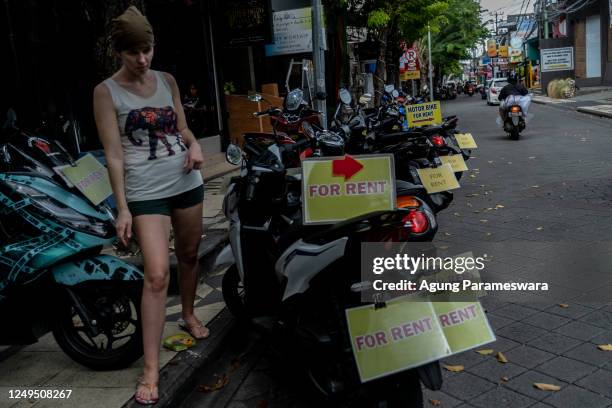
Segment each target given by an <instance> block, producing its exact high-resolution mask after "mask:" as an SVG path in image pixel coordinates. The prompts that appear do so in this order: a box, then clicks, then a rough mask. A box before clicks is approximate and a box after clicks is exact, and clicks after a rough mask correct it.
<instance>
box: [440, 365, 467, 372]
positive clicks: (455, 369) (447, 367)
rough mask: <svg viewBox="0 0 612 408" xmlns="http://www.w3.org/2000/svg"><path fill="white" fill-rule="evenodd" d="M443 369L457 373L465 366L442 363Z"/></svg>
mask: <svg viewBox="0 0 612 408" xmlns="http://www.w3.org/2000/svg"><path fill="white" fill-rule="evenodd" d="M444 369H445V370H447V371H451V372H453V373H459V372H461V371H463V370H465V367H464V366H462V365H446V364H444Z"/></svg>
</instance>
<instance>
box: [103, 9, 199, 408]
mask: <svg viewBox="0 0 612 408" xmlns="http://www.w3.org/2000/svg"><path fill="white" fill-rule="evenodd" d="M111 39H112V42H113V47H114V49H115V51H116V53H117V55H118V56H119V58H120V59H121V64H122V65H121V68H120V69H119V70H118V71H117V72H116V73H115V74H114V75H112V76H111V77H110V78H108V79H106V80H105V81H103V82H102V83H100V84H99V85H97V86H96V88H95V89H94V115H95V119H96V125H97V128H98V133H99V135H100V139H101V141H102V144H103V145H104V153H105V155H106V160H107V163H108V170H109V175H110V181H111V185H112V188H113V193H114V195H115V200H116V202H117V209H118V216H117V224H116V228H117V235H118V237H119V239H120V240H121V241H122V242H123V243H124V244H127V242H128V240H129V239H130V237H131V232H132V225H133V226H134V229H135V232H136V236H137V238H138V242H139V244H140V247H141V249H142V253H143V257H144V270H145V272H144V275H145V278H144V288H143V294H142V303H141V310H142V328H143V345H144V372H143V376H142V378H141V379H140V380H139V382H138V385H137V389H136V393H135V394H134V398H135V399H136V401H137V402H139V403H141V404H154V403H155V402H157V400H158V390H157V383H158V379H159V347H160V342H161V335H162V331H163V328H164V323H165V317H166V294H167V289H168V282H169V260H168V258H169V254H168V240H169V234H170V225H172V226H173V228H174V231H175V247H176V256H177V259H178V267H179V286H180V292H181V302H182V307H183V309H182V317H183V321H184V323H183V324H182V328H183V329H184V330H186V331H188V332H189V333H191V335H193V336H194V337H195V338H197V339H203V338H206V337H208V334H209V332H208V329H207V328H206V327H204V326H203V325H202V323H201V322H200V321H199V320H198V319H197V318H196V317H195V315H194V312H193V303H194V299H195V292H196V287H197V271H198V259H197V252H198V245H199V243H200V237H201V234H202V221H201V220H202V201H203V198H204V187H203V182H202V176H201V174H200V170H199V169H200V166H201V165H202V161H203V158H202V151H201V149H200V146H199V144H198V143H197V141H196V139H195V137H194V135H193V134H192V133H191V131H190V130H189V129H188V128H187V125H186V121H185V114H184V112H183V109H182V106H181V101H180V94H179V91H178V86H177V84H176V81H175V80H174V78H173V77H172V76H171V75H170V74H167V73H164V72H158V71H153V70H152V69H150V66H151V60H152V58H153V45H154V42H153V40H154V38H153V30H152V27H151V25H150V24H149V21H148V20H147V18H146V17H145V16H143V15H142V14H141V13H140V12H139V11H138V9H136V8H135V7H133V6H132V7H130V8H128V9H127V10H126V11H125V12H124V13H123V14H122V15H121V16H119V17H118V18H116V19H115V20H113V30H112V34H111Z"/></svg>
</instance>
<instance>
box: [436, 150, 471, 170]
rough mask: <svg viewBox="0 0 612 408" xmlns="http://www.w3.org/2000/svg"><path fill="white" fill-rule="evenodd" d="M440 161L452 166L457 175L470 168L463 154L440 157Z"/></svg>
mask: <svg viewBox="0 0 612 408" xmlns="http://www.w3.org/2000/svg"><path fill="white" fill-rule="evenodd" d="M440 160H441V161H442V164H450V166H451V167H452V168H453V171H454V172H455V173H457V172H460V171H468V166H467V164H466V163H465V160H463V155H461V154H453V155H449V156H440Z"/></svg>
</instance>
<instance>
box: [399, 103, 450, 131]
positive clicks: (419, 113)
mask: <svg viewBox="0 0 612 408" xmlns="http://www.w3.org/2000/svg"><path fill="white" fill-rule="evenodd" d="M406 118H407V119H408V125H409V126H410V127H418V126H425V125H439V124H441V123H442V109H440V101H434V102H425V103H419V104H416V105H408V106H406Z"/></svg>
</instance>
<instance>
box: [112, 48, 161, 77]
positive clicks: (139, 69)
mask: <svg viewBox="0 0 612 408" xmlns="http://www.w3.org/2000/svg"><path fill="white" fill-rule="evenodd" d="M119 56H120V58H121V63H122V64H123V66H124V67H125V68H126V69H127V70H128V71H129V72H130V73H132V74H134V75H137V76H139V75H144V74H145V73H146V72H147V71H148V70H149V68H150V67H151V60H152V59H153V46H152V45H145V46H142V47H137V48H133V49H130V50H124V51H121V52H120V53H119Z"/></svg>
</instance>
